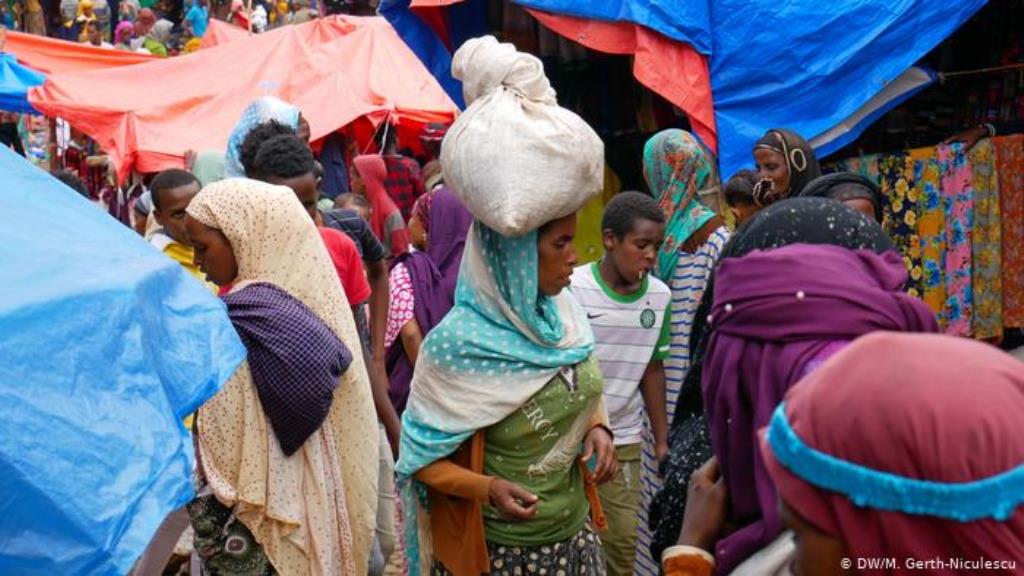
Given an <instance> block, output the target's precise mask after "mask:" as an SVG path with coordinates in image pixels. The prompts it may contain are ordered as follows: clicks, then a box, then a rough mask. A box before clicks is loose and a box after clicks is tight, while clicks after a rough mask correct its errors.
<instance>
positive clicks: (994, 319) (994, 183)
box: [968, 138, 1020, 339]
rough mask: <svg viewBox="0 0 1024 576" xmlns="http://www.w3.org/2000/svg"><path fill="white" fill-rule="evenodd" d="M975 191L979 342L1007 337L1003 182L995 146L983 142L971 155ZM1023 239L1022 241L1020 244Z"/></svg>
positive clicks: (975, 331) (974, 320)
mask: <svg viewBox="0 0 1024 576" xmlns="http://www.w3.org/2000/svg"><path fill="white" fill-rule="evenodd" d="M968 159H969V160H970V165H971V187H972V188H973V189H974V227H973V230H972V235H971V257H972V259H973V262H972V265H971V277H972V281H973V284H974V286H973V288H974V315H973V316H972V317H971V335H972V336H974V337H975V338H978V339H988V338H998V337H1000V336H1002V334H1003V282H1002V275H1001V264H1002V262H1001V259H1002V230H1001V228H1000V221H999V178H998V177H997V176H996V167H995V159H994V158H993V152H992V142H991V141H990V140H989V139H987V138H986V139H985V140H982V141H981V142H978V144H977V145H976V146H975V147H974V148H971V151H970V153H969V154H968ZM1019 240H1020V237H1018V241H1019Z"/></svg>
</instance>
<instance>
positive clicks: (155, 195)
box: [149, 168, 215, 291]
mask: <svg viewBox="0 0 1024 576" xmlns="http://www.w3.org/2000/svg"><path fill="white" fill-rule="evenodd" d="M200 188H201V186H200V184H199V179H198V178H196V177H195V176H193V175H192V173H191V172H186V171H185V170H180V169H178V168H172V169H170V170H164V171H163V172H161V173H159V174H157V175H156V177H155V178H153V181H152V182H151V183H150V185H149V191H150V195H151V202H152V204H153V218H154V219H155V220H156V222H157V224H159V225H160V229H159V230H157V231H156V232H155V233H154V234H153V236H152V237H151V238H150V239H149V243H150V244H152V245H153V246H155V247H156V249H157V250H160V251H161V252H163V253H164V254H166V255H168V256H169V257H170V258H171V259H172V260H174V261H175V262H177V263H178V264H181V265H182V266H183V267H184V268H185V270H188V272H189V274H191V275H193V276H195V277H196V278H198V279H199V280H200V281H201V282H203V284H205V285H206V286H207V287H208V288H210V289H211V290H214V291H215V288H214V286H213V285H212V284H209V283H207V282H206V277H205V275H204V274H203V273H202V272H201V271H200V270H199V268H198V267H197V266H196V265H195V263H194V262H193V250H192V243H191V242H189V240H188V236H187V235H186V234H185V208H187V207H188V203H189V202H191V201H192V198H194V197H195V195H196V194H198V193H199V189H200Z"/></svg>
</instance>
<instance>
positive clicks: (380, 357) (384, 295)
mask: <svg viewBox="0 0 1024 576" xmlns="http://www.w3.org/2000/svg"><path fill="white" fill-rule="evenodd" d="M366 277H367V279H368V280H369V281H370V340H372V341H373V359H374V360H375V361H378V362H380V363H381V364H382V365H383V364H384V354H385V352H384V332H385V331H386V329H387V325H388V306H390V305H391V302H390V301H389V300H390V289H389V287H388V266H387V264H386V263H385V262H384V260H379V261H377V262H366Z"/></svg>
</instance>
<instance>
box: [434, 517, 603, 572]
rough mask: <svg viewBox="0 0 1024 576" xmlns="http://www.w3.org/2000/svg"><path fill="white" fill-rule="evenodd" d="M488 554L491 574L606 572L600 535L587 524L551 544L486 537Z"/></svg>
mask: <svg viewBox="0 0 1024 576" xmlns="http://www.w3.org/2000/svg"><path fill="white" fill-rule="evenodd" d="M487 554H488V555H489V556H490V557H491V574H497V575H498V576H512V575H520V574H522V575H527V574H538V575H540V574H544V575H547V576H578V575H585V576H605V573H606V568H605V560H604V548H602V547H601V539H600V538H598V537H597V534H594V531H593V530H591V529H590V526H585V527H584V528H583V530H580V531H579V532H577V533H576V535H574V536H572V537H571V538H569V539H567V540H562V541H561V542H555V543H554V544H542V545H540V546H507V545H505V544H498V543H495V542H491V541H488V542H487ZM431 573H432V575H433V576H449V575H450V574H451V572H449V571H448V570H446V569H445V567H444V566H442V565H441V564H435V565H434V569H433V570H432V572H431Z"/></svg>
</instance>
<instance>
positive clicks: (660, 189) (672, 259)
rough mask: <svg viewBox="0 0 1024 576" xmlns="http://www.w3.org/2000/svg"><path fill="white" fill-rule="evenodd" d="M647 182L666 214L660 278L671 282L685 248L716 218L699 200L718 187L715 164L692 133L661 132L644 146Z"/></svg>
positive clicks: (659, 266) (672, 130) (659, 255)
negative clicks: (699, 194)
mask: <svg viewBox="0 0 1024 576" xmlns="http://www.w3.org/2000/svg"><path fill="white" fill-rule="evenodd" d="M644 178H645V179H646V180H647V186H648V187H649V188H650V189H651V194H653V195H654V197H655V198H656V199H657V200H658V203H659V204H660V205H661V208H662V210H664V211H665V221H666V224H665V243H664V244H662V246H661V251H660V252H658V277H659V278H661V279H662V280H664V281H665V282H669V281H671V280H672V274H673V273H674V272H675V269H676V262H678V260H679V250H680V249H681V247H682V244H683V243H684V242H686V240H687V239H689V238H690V236H693V233H694V232H696V231H697V230H700V228H701V227H702V226H704V225H705V224H707V222H708V221H709V220H711V219H712V218H714V217H715V212H714V211H712V210H711V209H710V208H708V207H706V206H704V205H703V204H701V203H700V201H699V200H698V192H700V191H703V190H707V189H710V188H713V187H715V186H718V184H719V183H718V176H717V173H716V171H715V160H714V158H713V157H712V156H711V153H710V152H708V151H707V149H706V148H704V146H703V145H701V143H700V142H699V141H697V139H696V138H695V137H694V136H693V135H692V134H690V133H689V132H684V131H683V130H678V129H675V128H673V129H669V130H662V131H661V132H658V133H657V134H655V135H654V136H652V137H651V139H650V140H648V141H647V144H645V145H644Z"/></svg>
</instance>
